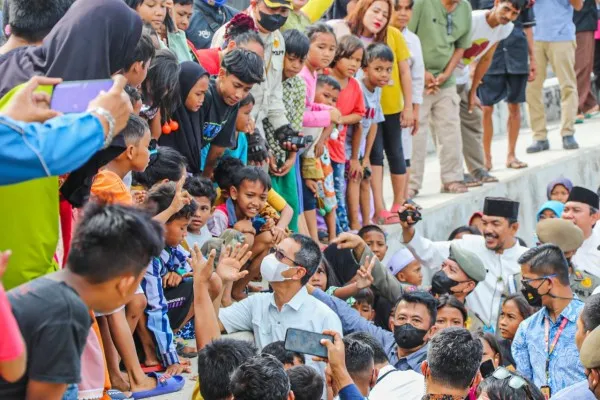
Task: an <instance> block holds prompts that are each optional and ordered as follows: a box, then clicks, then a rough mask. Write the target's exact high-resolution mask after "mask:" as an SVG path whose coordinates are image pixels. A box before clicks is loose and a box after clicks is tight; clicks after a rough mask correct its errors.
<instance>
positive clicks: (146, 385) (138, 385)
mask: <svg viewBox="0 0 600 400" xmlns="http://www.w3.org/2000/svg"><path fill="white" fill-rule="evenodd" d="M156 385H157V383H156V379H155V378H151V377H149V376H146V375H144V376H143V377H141V378H140V379H135V380H134V378H133V377H131V391H132V392H144V391H146V390H152V389H154V388H156Z"/></svg>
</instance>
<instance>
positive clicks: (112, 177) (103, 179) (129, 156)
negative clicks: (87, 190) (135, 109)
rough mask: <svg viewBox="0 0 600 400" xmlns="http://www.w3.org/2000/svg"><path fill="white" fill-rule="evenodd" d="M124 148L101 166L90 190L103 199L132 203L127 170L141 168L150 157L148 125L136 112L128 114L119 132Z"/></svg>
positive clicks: (93, 194)
mask: <svg viewBox="0 0 600 400" xmlns="http://www.w3.org/2000/svg"><path fill="white" fill-rule="evenodd" d="M121 135H122V136H123V139H124V140H125V146H126V149H125V151H124V152H123V153H121V154H120V155H119V156H118V157H117V158H115V159H114V160H112V161H111V162H109V163H108V164H107V165H106V167H105V168H104V169H102V170H101V171H100V172H98V174H97V175H96V177H95V178H94V182H93V183H92V188H91V194H92V196H94V197H95V198H97V199H98V200H100V201H102V202H105V203H118V204H123V205H133V198H132V196H131V192H130V191H129V188H128V187H127V186H126V185H125V183H124V182H123V179H124V178H125V176H126V175H127V174H129V173H130V172H132V171H133V172H144V170H145V169H146V167H147V166H148V162H149V161H150V154H149V150H148V146H149V145H150V128H149V127H148V124H147V123H146V121H144V120H143V119H142V118H140V117H138V116H137V115H133V114H132V115H130V116H129V121H128V122H127V126H126V127H125V129H124V130H123V131H122V132H121Z"/></svg>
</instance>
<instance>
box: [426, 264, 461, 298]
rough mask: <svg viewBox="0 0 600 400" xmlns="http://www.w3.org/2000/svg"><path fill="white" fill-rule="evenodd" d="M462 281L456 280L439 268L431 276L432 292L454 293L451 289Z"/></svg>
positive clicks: (439, 293)
mask: <svg viewBox="0 0 600 400" xmlns="http://www.w3.org/2000/svg"><path fill="white" fill-rule="evenodd" d="M459 283H460V282H458V281H455V280H454V279H452V278H449V277H448V275H446V273H445V272H444V271H442V270H439V271H438V272H436V273H435V274H433V277H432V278H431V293H433V294H437V295H442V294H446V293H449V294H452V291H451V290H450V289H451V288H453V287H454V286H456V285H458V284H459Z"/></svg>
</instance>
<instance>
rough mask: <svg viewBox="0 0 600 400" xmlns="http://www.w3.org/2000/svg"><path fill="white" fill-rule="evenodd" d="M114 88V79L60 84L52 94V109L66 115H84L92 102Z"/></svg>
mask: <svg viewBox="0 0 600 400" xmlns="http://www.w3.org/2000/svg"><path fill="white" fill-rule="evenodd" d="M112 86H113V81H112V79H102V80H94V81H72V82H63V83H59V84H58V85H56V86H55V87H54V91H53V92H52V100H51V101H50V108H51V109H53V110H55V111H60V112H62V113H65V114H70V113H83V112H85V111H86V110H87V109H88V105H89V104H90V102H91V101H92V100H94V99H95V98H96V97H98V95H99V94H100V93H101V92H108V91H109V90H110V88H111V87H112Z"/></svg>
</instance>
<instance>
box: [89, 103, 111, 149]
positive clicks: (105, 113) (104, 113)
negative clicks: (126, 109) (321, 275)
mask: <svg viewBox="0 0 600 400" xmlns="http://www.w3.org/2000/svg"><path fill="white" fill-rule="evenodd" d="M90 113H96V114H98V115H99V116H101V117H103V118H104V119H106V122H108V135H106V137H105V138H104V148H105V149H106V148H107V147H108V146H110V144H111V143H112V140H113V137H114V136H115V119H114V118H113V116H112V114H111V113H109V112H108V111H106V110H105V109H104V108H102V107H96V108H94V109H93V110H90Z"/></svg>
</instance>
